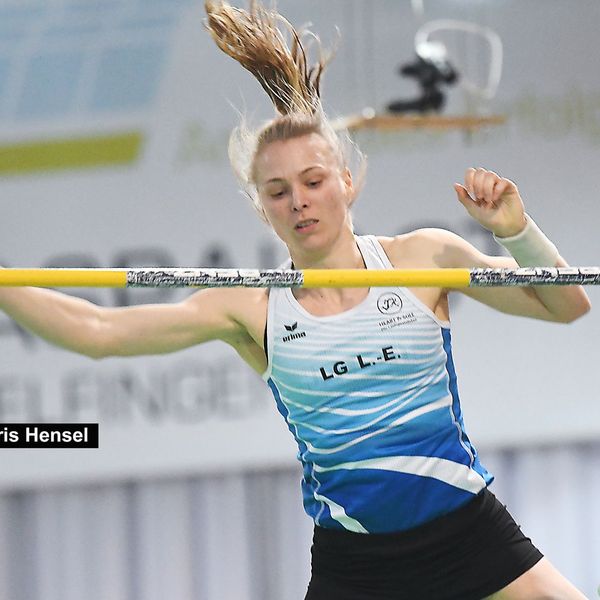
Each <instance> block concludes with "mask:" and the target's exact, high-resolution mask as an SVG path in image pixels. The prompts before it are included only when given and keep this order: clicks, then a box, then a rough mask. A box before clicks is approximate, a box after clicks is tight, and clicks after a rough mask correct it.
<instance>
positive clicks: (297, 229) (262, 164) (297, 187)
mask: <svg viewBox="0 0 600 600" xmlns="http://www.w3.org/2000/svg"><path fill="white" fill-rule="evenodd" d="M255 179H256V186H257V190H258V194H259V198H260V200H261V202H262V205H263V207H264V210H265V214H266V216H267V219H268V220H269V223H270V224H271V226H272V227H273V229H274V230H275V233H276V234H277V235H278V236H279V237H280V238H281V239H282V240H283V241H284V242H285V243H286V244H287V246H288V248H289V249H290V252H292V253H293V251H294V250H299V251H302V252H306V251H310V250H311V249H312V250H317V249H323V248H325V247H327V246H328V245H331V244H333V243H334V242H335V240H336V239H337V238H338V236H339V235H340V234H341V233H342V231H343V230H344V228H351V225H350V219H349V214H348V213H349V206H350V204H351V201H352V194H353V189H352V178H351V176H350V172H349V170H348V169H346V168H343V167H341V166H340V161H339V158H338V157H337V155H336V153H335V152H334V150H333V149H332V148H331V146H330V144H329V143H328V142H327V141H326V140H325V139H324V138H323V137H322V136H321V135H319V134H317V133H311V134H308V135H304V136H301V137H297V138H292V139H289V140H285V141H277V142H272V143H271V144H269V145H268V146H266V147H265V148H264V149H263V150H262V151H261V152H260V154H259V155H258V156H257V158H256V161H255Z"/></svg>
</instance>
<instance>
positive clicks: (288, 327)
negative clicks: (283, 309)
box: [282, 321, 306, 342]
mask: <svg viewBox="0 0 600 600" xmlns="http://www.w3.org/2000/svg"><path fill="white" fill-rule="evenodd" d="M283 326H284V327H285V330H286V331H290V332H295V333H290V335H284V336H283V338H282V339H283V341H284V342H291V341H292V340H297V339H300V338H303V337H306V331H296V330H297V329H298V321H296V322H295V323H292V324H291V325H286V324H285V323H284V324H283Z"/></svg>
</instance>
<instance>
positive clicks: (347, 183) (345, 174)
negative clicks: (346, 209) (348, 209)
mask: <svg viewBox="0 0 600 600" xmlns="http://www.w3.org/2000/svg"><path fill="white" fill-rule="evenodd" d="M342 180H343V182H344V187H345V188H346V197H347V198H348V206H350V205H351V204H352V203H353V202H354V193H355V192H354V182H353V181H352V173H351V172H350V169H349V168H348V167H344V170H343V171H342Z"/></svg>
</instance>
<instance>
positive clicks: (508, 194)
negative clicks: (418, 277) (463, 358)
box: [433, 169, 591, 323]
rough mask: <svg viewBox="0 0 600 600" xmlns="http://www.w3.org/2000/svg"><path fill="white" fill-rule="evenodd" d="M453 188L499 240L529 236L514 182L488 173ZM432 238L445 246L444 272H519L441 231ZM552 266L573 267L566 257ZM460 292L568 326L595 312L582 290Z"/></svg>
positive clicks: (470, 174)
mask: <svg viewBox="0 0 600 600" xmlns="http://www.w3.org/2000/svg"><path fill="white" fill-rule="evenodd" d="M454 187H455V190H456V193H457V196H458V199H459V201H460V202H461V204H462V205H463V206H464V207H465V209H466V210H467V212H468V213H469V215H471V217H473V218H474V219H475V220H476V221H478V222H479V223H480V224H481V225H482V226H483V227H485V228H486V229H488V230H489V231H491V232H492V233H494V234H495V235H496V236H497V237H499V238H507V237H511V236H514V235H518V234H519V233H520V232H522V231H523V230H524V228H525V225H526V223H527V221H526V217H525V210H524V206H523V201H522V199H521V196H520V194H519V191H518V189H517V186H516V185H515V184H514V183H513V182H512V181H510V180H508V179H505V178H503V177H500V176H498V175H497V174H496V173H494V172H493V171H488V170H486V169H469V170H467V173H466V175H465V185H464V186H463V185H460V184H455V186H454ZM433 235H435V236H436V238H437V243H438V244H441V245H442V246H443V251H441V252H439V254H438V258H437V260H436V262H438V260H439V262H440V266H441V267H445V268H449V267H468V268H474V267H493V268H516V267H517V266H518V264H517V261H516V260H515V259H513V258H508V257H499V256H487V255H485V254H483V253H481V252H479V251H478V250H477V249H476V248H475V247H473V246H472V245H471V244H469V243H468V242H467V241H465V240H463V239H462V238H460V237H459V236H457V235H454V234H452V233H450V232H447V231H441V230H436V231H435V233H434V234H433ZM517 258H518V257H517ZM536 266H548V265H536ZM552 266H556V267H566V266H568V265H567V263H566V261H565V260H564V259H563V258H562V257H561V256H557V258H556V261H555V264H554V265H552ZM461 291H462V292H463V293H464V294H466V295H467V296H470V297H471V298H474V299H475V300H479V301H480V302H483V303H485V304H488V305H489V306H492V307H493V308H496V309H497V310H500V311H502V312H506V313H510V314H515V315H521V316H526V317H533V318H537V319H544V320H548V321H557V322H563V323H569V322H571V321H574V320H575V319H577V318H579V317H581V316H582V315H584V314H585V313H587V312H588V311H589V310H590V308H591V303H590V301H589V298H588V296H587V294H586V293H585V291H584V289H583V287H581V286H537V287H526V288H510V287H504V288H500V287H494V288H464V289H461Z"/></svg>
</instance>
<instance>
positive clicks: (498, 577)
mask: <svg viewBox="0 0 600 600" xmlns="http://www.w3.org/2000/svg"><path fill="white" fill-rule="evenodd" d="M311 553H312V578H311V581H310V585H309V587H308V592H307V595H306V598H305V600H481V599H482V598H485V597H486V596H489V595H490V594H493V593H494V592H497V591H498V590H501V589H502V588H503V587H505V586H506V585H508V584H509V583H510V582H511V581H514V580H515V579H516V578H517V577H519V575H522V574H523V573H525V571H527V570H529V569H530V568H531V567H533V565H535V564H536V563H537V562H538V561H539V560H540V559H541V558H542V556H543V555H542V553H541V552H540V551H539V550H538V549H537V548H536V547H535V546H534V545H533V544H532V543H531V540H530V539H529V538H527V537H525V536H524V535H523V533H522V532H521V529H520V528H519V526H518V525H517V524H516V523H515V521H514V519H513V518H512V517H511V515H510V514H509V512H508V511H507V510H506V507H505V506H504V505H502V504H501V503H500V502H499V501H498V500H497V499H496V496H494V494H492V492H490V491H489V490H487V489H485V490H484V491H482V492H481V493H480V494H479V495H477V496H476V497H475V498H474V499H473V500H471V501H469V503H468V504H466V505H465V506H462V507H460V508H459V509H458V510H455V511H453V512H451V513H449V514H447V515H443V516H441V517H438V518H437V519H435V520H433V521H431V522H429V523H426V524H424V525H422V526H420V527H416V528H414V529H410V530H408V531H403V532H398V533H383V534H382V533H376V534H373V533H368V534H365V533H353V532H351V531H339V530H335V529H323V528H322V527H315V534H314V538H313V546H312V549H311Z"/></svg>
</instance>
